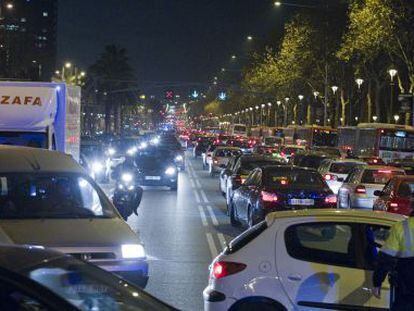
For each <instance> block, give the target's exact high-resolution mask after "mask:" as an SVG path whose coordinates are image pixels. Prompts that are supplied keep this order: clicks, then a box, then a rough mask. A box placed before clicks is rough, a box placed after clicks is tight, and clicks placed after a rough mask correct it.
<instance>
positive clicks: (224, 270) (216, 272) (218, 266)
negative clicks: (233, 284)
mask: <svg viewBox="0 0 414 311" xmlns="http://www.w3.org/2000/svg"><path fill="white" fill-rule="evenodd" d="M246 267H247V266H246V265H245V264H242V263H237V262H227V261H217V262H215V263H214V265H213V271H212V275H213V277H214V278H215V279H221V278H224V277H226V276H229V275H232V274H236V273H238V272H240V271H243V270H244V269H246Z"/></svg>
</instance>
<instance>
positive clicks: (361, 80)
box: [349, 78, 364, 125]
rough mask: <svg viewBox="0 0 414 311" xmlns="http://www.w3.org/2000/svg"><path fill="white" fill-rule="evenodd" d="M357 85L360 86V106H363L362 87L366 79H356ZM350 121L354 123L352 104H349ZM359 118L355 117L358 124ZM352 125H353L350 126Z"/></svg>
mask: <svg viewBox="0 0 414 311" xmlns="http://www.w3.org/2000/svg"><path fill="white" fill-rule="evenodd" d="M355 83H356V84H357V85H358V104H359V106H361V86H362V84H363V83H364V79H361V78H357V79H355ZM349 120H350V122H352V121H351V120H352V104H351V103H349ZM358 120H359V117H355V121H357V123H358ZM350 125H352V124H350Z"/></svg>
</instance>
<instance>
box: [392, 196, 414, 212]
mask: <svg viewBox="0 0 414 311" xmlns="http://www.w3.org/2000/svg"><path fill="white" fill-rule="evenodd" d="M389 205H390V208H392V209H393V210H391V211H390V212H393V211H396V210H397V209H410V208H411V201H410V200H409V199H405V198H396V199H392V200H391V201H390V203H389Z"/></svg>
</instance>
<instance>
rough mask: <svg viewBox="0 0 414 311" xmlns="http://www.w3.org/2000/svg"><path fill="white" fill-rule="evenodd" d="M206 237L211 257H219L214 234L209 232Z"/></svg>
mask: <svg viewBox="0 0 414 311" xmlns="http://www.w3.org/2000/svg"><path fill="white" fill-rule="evenodd" d="M206 237H207V243H208V247H209V248H210V253H211V257H212V258H213V259H214V258H216V257H217V255H218V252H217V247H216V244H214V239H213V235H212V234H211V233H209V232H208V233H206Z"/></svg>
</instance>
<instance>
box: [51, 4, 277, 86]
mask: <svg viewBox="0 0 414 311" xmlns="http://www.w3.org/2000/svg"><path fill="white" fill-rule="evenodd" d="M272 3H273V2H272V1H269V0H99V1H98V0H59V19H58V20H59V23H58V62H59V64H62V62H64V61H65V60H70V61H72V62H73V63H75V64H76V65H78V66H79V67H82V68H87V67H88V66H89V65H90V64H92V63H93V62H94V61H95V60H96V58H97V57H98V55H99V53H100V52H101V51H102V50H103V48H104V46H105V45H106V44H112V43H116V44H119V45H121V46H123V47H125V48H126V49H127V50H128V52H129V56H130V59H131V64H132V65H133V67H134V69H135V71H136V72H135V74H136V77H137V79H138V80H139V81H191V82H206V81H208V80H211V78H212V76H214V75H216V74H217V73H218V72H219V70H220V68H221V67H227V66H229V60H230V55H232V54H237V55H241V56H246V55H247V52H248V51H249V49H250V51H251V44H253V43H246V36H247V35H248V34H252V35H253V36H256V37H258V38H259V39H260V40H264V39H265V40H269V36H270V34H271V33H272V32H275V31H280V30H281V28H282V27H283V18H284V15H283V11H282V12H281V11H280V10H279V11H277V10H275V8H273V6H272ZM257 42H259V41H256V43H255V44H258V43H257ZM248 44H250V46H247V45H248ZM238 61H239V62H242V61H243V58H240V59H239V60H238ZM240 65H242V64H240ZM233 66H234V64H233Z"/></svg>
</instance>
